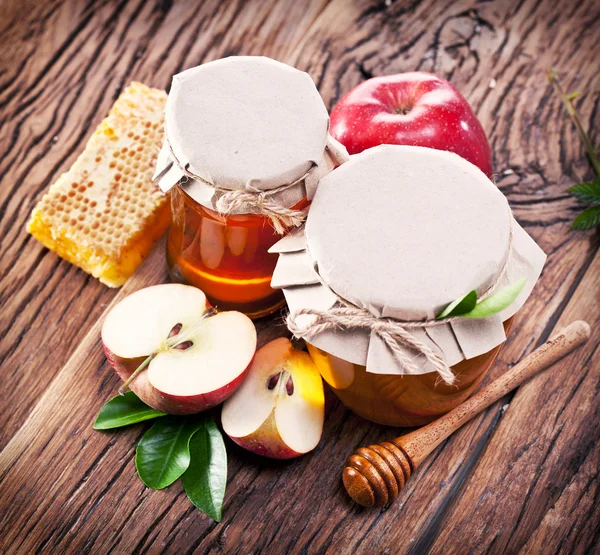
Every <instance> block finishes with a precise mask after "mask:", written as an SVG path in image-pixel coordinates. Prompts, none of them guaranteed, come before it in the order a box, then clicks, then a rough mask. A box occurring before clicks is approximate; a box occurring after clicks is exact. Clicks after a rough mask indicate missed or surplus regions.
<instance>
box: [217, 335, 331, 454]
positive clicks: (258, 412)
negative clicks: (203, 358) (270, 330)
mask: <svg viewBox="0 0 600 555" xmlns="http://www.w3.org/2000/svg"><path fill="white" fill-rule="evenodd" d="M324 407H325V396H324V393H323V381H322V380H321V376H320V375H319V372H318V370H317V368H316V366H315V365H314V363H313V361H312V360H311V358H310V356H309V355H308V354H307V353H305V352H303V351H297V350H295V349H293V348H292V344H291V343H290V341H289V339H285V338H283V337H281V338H279V339H275V340H273V341H271V342H270V343H267V344H266V345H265V346H264V347H262V348H261V349H259V350H258V351H257V353H256V356H255V357H254V360H253V361H252V364H251V365H250V369H249V370H248V376H247V377H246V379H245V380H244V383H243V384H242V385H241V387H240V388H239V389H238V390H237V391H236V392H235V393H234V394H233V395H232V396H231V397H230V398H229V399H227V401H225V404H224V405H223V411H222V413H221V423H222V424H223V430H224V431H225V433H226V434H227V435H228V436H229V437H230V438H231V439H232V440H233V441H235V442H236V443H237V444H238V445H240V446H241V447H243V448H244V449H247V450H248V451H251V452H253V453H256V454H257V455H262V456H264V457H271V458H274V459H291V458H293V457H298V456H300V455H303V454H304V453H308V452H309V451H311V450H312V449H314V448H315V447H316V446H317V444H318V443H319V440H320V439H321V434H322V432H323V419H324V414H325V408H324Z"/></svg>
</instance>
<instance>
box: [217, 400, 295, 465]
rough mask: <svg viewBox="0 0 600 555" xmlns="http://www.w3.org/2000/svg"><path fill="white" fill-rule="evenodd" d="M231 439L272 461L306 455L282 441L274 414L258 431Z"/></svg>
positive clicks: (231, 437)
mask: <svg viewBox="0 0 600 555" xmlns="http://www.w3.org/2000/svg"><path fill="white" fill-rule="evenodd" d="M229 439H231V440H232V441H233V442H235V443H237V444H238V445H239V446H240V447H242V448H243V449H246V451H250V452H251V453H254V454H255V455H260V456H262V457H269V458H271V459H279V460H284V459H295V458H296V457H301V456H302V455H305V454H306V453H297V452H296V451H294V450H293V449H292V448H291V447H289V446H288V445H286V444H285V442H284V441H283V439H281V436H280V435H279V432H278V431H277V426H276V424H275V413H274V412H272V413H271V414H270V415H269V417H268V418H267V419H266V420H265V421H264V422H263V423H262V424H261V426H260V428H258V429H257V430H256V431H254V432H252V433H251V434H248V435H247V436H244V437H233V436H229Z"/></svg>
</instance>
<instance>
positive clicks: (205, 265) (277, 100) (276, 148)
mask: <svg viewBox="0 0 600 555" xmlns="http://www.w3.org/2000/svg"><path fill="white" fill-rule="evenodd" d="M328 128H329V116H328V114H327V110H326V109H325V106H324V105H323V101H322V100H321V97H320V96H319V93H318V91H317V89H316V87H315V85H314V83H313V81H312V79H311V78H310V77H309V76H308V74H306V73H304V72H302V71H299V70H297V69H295V68H292V67H290V66H288V65H286V64H283V63H280V62H276V61H274V60H271V59H268V58H264V57H246V56H240V57H235V56H234V57H230V58H225V59H222V60H217V61H214V62H210V63H207V64H204V65H201V66H198V67H195V68H192V69H189V70H186V71H184V72H183V73H180V74H178V75H175V76H174V77H173V84H172V87H171V91H170V93H169V97H168V99H167V104H166V110H165V144H164V146H163V149H162V151H161V153H160V155H159V159H158V163H157V170H156V174H155V180H156V181H157V182H158V183H159V185H160V187H161V189H162V190H163V191H165V192H166V191H170V193H171V212H172V225H171V227H170V230H169V233H168V238H167V263H168V267H169V271H170V274H171V277H172V278H173V279H174V280H175V281H179V282H183V283H187V284H191V285H195V286H197V287H199V288H200V289H202V290H203V291H204V292H205V293H206V295H207V297H208V299H209V300H210V302H211V303H212V304H213V305H215V306H216V307H218V308H219V309H225V310H232V309H235V310H240V311H242V312H244V313H246V314H248V315H249V316H251V317H260V316H263V315H266V314H268V313H270V312H273V311H274V310H276V309H277V308H279V307H281V306H282V304H283V302H284V300H283V295H282V294H281V292H280V291H278V290H274V289H272V288H271V286H270V281H271V276H272V274H273V269H274V267H275V264H276V261H277V255H276V254H272V253H269V252H268V251H269V248H270V247H272V246H273V244H274V243H276V242H277V241H278V240H279V238H280V237H281V236H282V235H283V234H285V233H286V232H288V231H290V230H291V229H293V228H294V227H296V226H297V225H299V224H300V223H301V222H302V221H303V219H304V217H305V212H306V208H307V207H308V205H309V203H310V199H311V198H312V196H313V195H314V192H315V190H316V186H317V184H318V182H319V180H320V178H321V177H323V176H324V175H325V174H327V173H328V172H329V171H331V169H333V167H334V166H336V165H338V164H340V163H342V162H343V161H344V160H345V159H346V157H347V155H346V153H345V150H344V148H343V147H342V146H341V145H339V143H336V142H335V141H334V140H333V139H332V138H331V137H330V136H329V134H328Z"/></svg>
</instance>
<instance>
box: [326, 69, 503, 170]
mask: <svg viewBox="0 0 600 555" xmlns="http://www.w3.org/2000/svg"><path fill="white" fill-rule="evenodd" d="M330 133H331V135H332V136H333V137H335V138H336V139H337V140H338V141H340V142H341V143H342V144H343V145H344V146H345V147H346V148H347V149H348V152H349V153H350V154H357V153H359V152H362V151H363V150H365V149H367V148H371V147H374V146H377V145H381V144H397V145H414V146H425V147H429V148H435V149H437V150H449V151H451V152H455V153H456V154H458V155H459V156H462V157H463V158H465V159H467V160H468V161H469V162H471V163H472V164H474V165H475V166H478V167H479V169H481V171H483V173H485V174H486V175H487V176H488V177H489V178H490V179H491V178H492V174H493V168H492V152H491V149H490V145H489V143H488V140H487V138H486V136H485V131H484V130H483V127H482V126H481V123H480V122H479V120H478V119H477V116H476V115H475V114H474V113H473V110H472V109H471V107H470V106H469V103H468V102H467V101H466V100H465V98H464V97H463V96H462V95H461V94H460V93H459V92H458V90H457V89H456V87H454V85H452V83H450V82H448V81H446V80H445V79H441V78H440V77H437V76H436V75H433V74H431V73H424V72H420V71H415V72H408V73H400V74H397V75H387V76H385V77H374V78H373V79H369V80H367V81H365V82H363V83H361V84H360V85H358V86H357V87H356V88H354V89H353V90H351V91H350V92H349V93H348V94H346V95H345V96H344V97H343V98H342V99H341V100H340V102H339V103H338V104H337V105H336V106H335V108H334V109H333V111H332V112H331V129H330Z"/></svg>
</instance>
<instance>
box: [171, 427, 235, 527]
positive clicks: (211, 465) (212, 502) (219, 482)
mask: <svg viewBox="0 0 600 555" xmlns="http://www.w3.org/2000/svg"><path fill="white" fill-rule="evenodd" d="M190 451H191V454H192V462H191V463H190V467H189V468H188V469H187V471H186V472H185V474H184V475H183V477H182V478H181V482H182V483H183V489H184V490H185V493H186V494H187V496H188V498H189V500H190V501H191V502H192V503H193V504H194V505H195V506H196V507H197V508H198V509H200V510H201V511H202V512H204V513H206V514H207V515H208V516H209V517H210V518H212V519H213V520H215V521H217V522H220V521H221V516H222V510H223V499H224V498H225V487H226V486H227V451H226V450H225V443H224V442H223V437H222V436H221V432H220V431H219V429H218V428H217V425H216V424H215V423H214V422H213V421H212V420H207V421H206V425H205V427H204V429H202V430H200V431H198V433H197V434H196V435H195V436H194V437H193V438H192V441H191V443H190Z"/></svg>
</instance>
